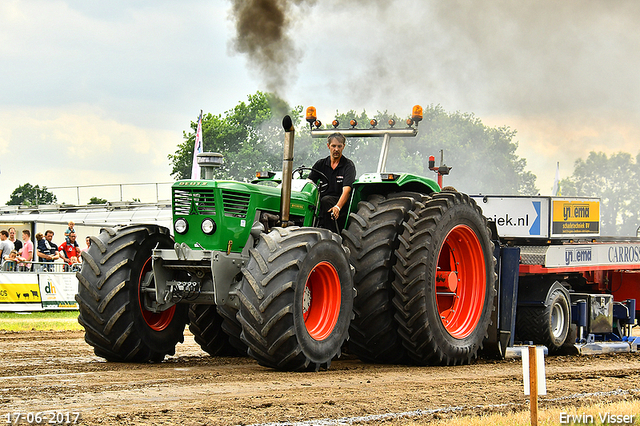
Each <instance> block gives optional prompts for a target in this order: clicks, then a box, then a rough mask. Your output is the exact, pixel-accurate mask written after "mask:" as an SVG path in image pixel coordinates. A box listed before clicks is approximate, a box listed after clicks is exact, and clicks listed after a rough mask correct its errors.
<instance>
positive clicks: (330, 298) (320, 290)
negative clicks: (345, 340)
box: [302, 262, 341, 340]
mask: <svg viewBox="0 0 640 426" xmlns="http://www.w3.org/2000/svg"><path fill="white" fill-rule="evenodd" d="M302 299H303V301H302V317H303V319H304V325H305V327H306V328H307V332H309V335H310V336H311V337H312V338H314V339H315V340H323V339H326V338H327V337H328V336H329V335H330V334H331V332H332V331H333V329H334V327H335V326H336V323H337V322H338V317H339V316H340V300H341V289H340V278H339V277H338V271H336V268H334V267H333V265H332V264H330V263H329V262H320V263H318V264H317V265H316V266H315V268H313V269H312V270H311V272H310V273H309V276H308V277H307V282H306V283H305V288H304V294H303V298H302Z"/></svg>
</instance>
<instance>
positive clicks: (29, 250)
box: [18, 229, 33, 271]
mask: <svg viewBox="0 0 640 426" xmlns="http://www.w3.org/2000/svg"><path fill="white" fill-rule="evenodd" d="M18 259H20V261H21V262H23V263H21V264H20V268H19V269H20V270H21V271H30V270H31V263H25V262H29V261H30V260H33V243H32V242H31V231H29V230H28V229H24V230H23V231H22V253H21V254H20V256H18Z"/></svg>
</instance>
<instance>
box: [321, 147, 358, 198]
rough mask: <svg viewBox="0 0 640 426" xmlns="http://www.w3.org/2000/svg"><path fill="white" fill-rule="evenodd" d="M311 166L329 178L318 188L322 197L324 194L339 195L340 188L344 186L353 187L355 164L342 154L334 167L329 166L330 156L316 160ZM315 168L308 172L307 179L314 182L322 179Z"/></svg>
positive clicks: (340, 192)
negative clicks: (324, 184) (324, 185)
mask: <svg viewBox="0 0 640 426" xmlns="http://www.w3.org/2000/svg"><path fill="white" fill-rule="evenodd" d="M313 168H314V169H315V170H318V171H320V172H322V173H324V174H325V175H326V176H327V178H329V182H327V184H328V185H327V186H326V187H324V188H323V187H321V188H320V191H321V195H322V196H323V197H324V196H325V195H336V196H338V197H340V196H341V195H342V188H343V187H345V186H349V187H353V182H355V180H356V166H355V164H353V161H351V160H349V159H348V158H347V157H345V156H344V155H343V156H342V157H341V158H340V162H339V163H338V167H336V168H335V169H332V168H331V156H328V157H326V158H322V159H320V160H318V161H316V164H314V165H313ZM315 170H312V171H311V173H309V179H311V180H312V181H314V182H316V183H317V182H318V179H320V180H324V178H323V177H322V175H321V174H320V173H317V172H316V171H315Z"/></svg>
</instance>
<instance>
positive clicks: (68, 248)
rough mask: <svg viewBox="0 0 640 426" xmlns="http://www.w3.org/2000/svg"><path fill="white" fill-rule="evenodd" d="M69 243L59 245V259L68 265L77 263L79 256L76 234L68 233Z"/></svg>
mask: <svg viewBox="0 0 640 426" xmlns="http://www.w3.org/2000/svg"><path fill="white" fill-rule="evenodd" d="M68 238H69V241H70V242H66V241H65V242H64V243H62V244H60V247H59V250H60V257H61V258H62V260H64V261H65V262H67V263H68V264H69V265H72V264H74V263H78V257H79V256H80V246H78V243H77V242H76V233H75V232H74V231H71V232H70V233H69V237H68Z"/></svg>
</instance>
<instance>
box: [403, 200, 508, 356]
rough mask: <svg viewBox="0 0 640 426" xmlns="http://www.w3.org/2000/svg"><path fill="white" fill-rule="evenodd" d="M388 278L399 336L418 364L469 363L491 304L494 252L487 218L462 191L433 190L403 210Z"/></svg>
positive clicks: (483, 331)
mask: <svg viewBox="0 0 640 426" xmlns="http://www.w3.org/2000/svg"><path fill="white" fill-rule="evenodd" d="M404 228H405V229H404V232H403V233H402V235H401V236H400V237H399V239H400V246H399V247H398V250H396V257H397V259H398V262H397V263H396V265H395V267H394V272H395V275H396V279H395V281H394V282H393V288H394V290H395V297H394V299H393V303H394V306H395V307H396V319H397V321H398V323H399V324H400V328H399V334H400V336H401V337H402V339H403V344H404V346H405V348H406V349H407V351H408V352H409V356H410V357H411V358H412V360H413V361H414V362H416V363H418V364H422V365H457V364H468V363H470V362H471V360H472V359H474V358H476V357H477V354H478V350H479V349H480V348H481V347H482V341H483V340H484V338H485V337H486V336H487V330H488V327H489V324H490V322H491V312H492V310H493V309H494V299H495V297H496V290H495V281H496V274H495V262H496V260H495V258H494V255H493V243H492V242H491V240H490V232H489V229H488V227H487V222H486V219H485V218H484V216H482V212H481V210H480V208H479V207H478V206H477V205H476V204H475V202H474V201H473V200H472V199H471V198H469V196H468V195H466V194H462V193H459V192H449V191H445V192H440V193H437V194H434V195H433V196H432V197H431V198H430V199H428V200H427V201H425V203H424V206H423V207H422V208H421V209H419V210H418V211H416V212H411V213H410V218H409V220H407V221H406V222H405V225H404Z"/></svg>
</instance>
